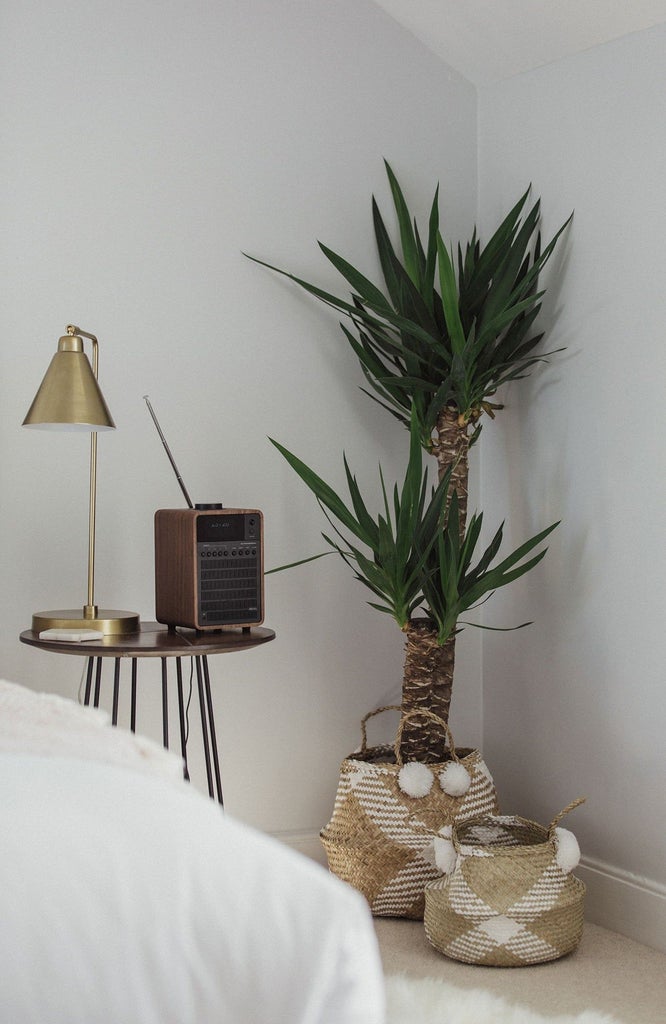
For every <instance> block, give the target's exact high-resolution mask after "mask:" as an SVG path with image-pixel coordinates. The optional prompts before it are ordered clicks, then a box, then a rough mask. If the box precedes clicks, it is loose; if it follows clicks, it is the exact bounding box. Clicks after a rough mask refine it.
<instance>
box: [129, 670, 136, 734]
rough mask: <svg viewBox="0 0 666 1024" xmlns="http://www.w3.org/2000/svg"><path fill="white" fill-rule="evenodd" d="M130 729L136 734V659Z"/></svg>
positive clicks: (133, 671)
mask: <svg viewBox="0 0 666 1024" xmlns="http://www.w3.org/2000/svg"><path fill="white" fill-rule="evenodd" d="M130 729H131V730H132V732H136V658H132V689H131V703H130Z"/></svg>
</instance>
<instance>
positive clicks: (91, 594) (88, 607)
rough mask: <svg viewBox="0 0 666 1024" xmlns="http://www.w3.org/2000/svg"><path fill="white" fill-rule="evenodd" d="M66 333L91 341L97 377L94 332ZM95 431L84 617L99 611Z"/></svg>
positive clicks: (76, 330) (92, 435)
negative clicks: (96, 553) (97, 601)
mask: <svg viewBox="0 0 666 1024" xmlns="http://www.w3.org/2000/svg"><path fill="white" fill-rule="evenodd" d="M67 333H68V334H78V335H80V337H82V338H88V340H89V341H91V342H92V372H93V377H94V378H95V380H97V379H98V368H99V344H98V342H97V338H96V337H95V335H94V334H89V333H88V332H87V331H82V330H81V328H80V327H75V326H74V325H73V324H69V325H68V327H67ZM96 495H97V431H96V430H92V431H91V432H90V499H89V504H88V601H87V603H86V604H85V605H84V607H83V617H84V618H85V619H96V618H97V613H98V611H99V609H98V607H97V605H96V604H95V516H96V509H97V497H96Z"/></svg>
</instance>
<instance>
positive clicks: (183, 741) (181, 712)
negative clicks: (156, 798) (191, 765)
mask: <svg viewBox="0 0 666 1024" xmlns="http://www.w3.org/2000/svg"><path fill="white" fill-rule="evenodd" d="M176 679H177V681H178V720H179V722H180V751H181V754H182V755H183V777H184V778H185V779H186V780H187V781H188V782H189V781H190V773H189V770H188V767H187V732H186V727H185V701H184V700H183V671H182V668H181V664H180V658H176Z"/></svg>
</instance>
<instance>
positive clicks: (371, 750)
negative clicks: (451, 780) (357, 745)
mask: <svg viewBox="0 0 666 1024" xmlns="http://www.w3.org/2000/svg"><path fill="white" fill-rule="evenodd" d="M389 710H394V711H399V710H400V708H399V707H397V706H395V705H390V706H387V707H382V708H377V710H376V711H371V712H370V713H369V714H368V715H366V716H365V718H364V719H363V721H362V722H361V734H362V743H361V749H360V750H359V751H355V752H354V753H353V754H350V756H349V757H348V758H345V760H344V761H343V762H342V765H341V768H340V779H339V783H338V789H337V794H336V798H335V806H334V809H333V815H332V817H331V820H330V821H329V823H328V824H327V825H326V827H325V828H324V829H323V830H322V832H321V839H322V842H323V844H324V848H325V850H326V855H327V858H328V864H329V868H330V870H331V871H332V873H333V874H335V875H337V876H338V877H339V878H342V879H343V880H344V881H345V882H349V884H350V885H353V886H354V888H356V889H358V890H359V892H361V893H363V895H364V896H365V897H366V899H367V901H368V903H369V905H370V909H371V911H372V913H373V914H374V915H375V916H377V917H408V918H412V919H416V920H421V919H422V918H423V910H424V888H425V885H426V883H427V882H430V881H433V880H434V879H436V878H438V877H439V871H438V869H437V867H436V865H435V856H434V840H433V834H434V833H437V832H438V831H439V829H440V828H442V827H444V826H449V825H451V824H452V823H453V822H454V821H457V820H462V819H465V818H473V817H475V816H477V815H479V814H485V813H491V812H493V811H497V809H498V808H497V793H496V790H495V785H494V783H493V780H492V776H491V775H490V772H489V771H488V769H487V767H486V765H485V763H484V761H483V760H482V758H481V755H480V753H479V751H478V750H471V749H461V750H459V751H457V752H456V749H455V746H454V744H453V739H452V737H451V733H450V731H449V729H448V726H447V724H446V723H445V722H444V721H443V719H441V718H439V717H438V716H437V715H433V714H432V713H431V712H429V711H411V712H408V713H407V714H406V715H403V716H402V718H401V720H400V724H399V726H398V730H397V735H396V740H395V744H394V746H393V747H390V746H380V747H368V746H367V737H366V724H367V721H368V719H370V718H372V717H373V715H377V714H379V713H380V712H382V711H389ZM417 716H420V717H425V718H430V719H431V720H433V721H435V722H437V723H438V724H439V725H440V726H441V728H442V731H443V734H444V735H446V737H447V739H448V747H449V749H448V751H447V752H446V753H445V754H444V755H443V760H442V762H441V763H439V764H428V765H427V769H428V770H430V771H431V772H432V777H433V784H432V787H431V789H430V791H429V792H428V793H427V794H426V795H423V796H419V797H414V796H409V795H407V793H405V792H404V790H403V789H402V788H401V786H400V784H399V781H398V776H399V773H400V770H401V768H402V767H403V761H402V758H401V755H400V741H401V738H402V731H403V729H404V726H405V723H406V722H407V721H409V720H410V719H411V718H414V717H417ZM452 763H453V764H459V765H462V766H463V767H464V768H465V769H466V771H467V772H468V774H469V777H470V783H469V788H468V789H467V791H466V792H465V793H464V794H463V795H460V796H451V795H449V794H447V793H446V792H444V791H443V790H442V788H441V786H440V785H439V784H438V781H437V778H438V776H439V775H440V773H441V772H443V771H444V769H446V768H447V766H448V765H450V764H452ZM420 767H423V766H420Z"/></svg>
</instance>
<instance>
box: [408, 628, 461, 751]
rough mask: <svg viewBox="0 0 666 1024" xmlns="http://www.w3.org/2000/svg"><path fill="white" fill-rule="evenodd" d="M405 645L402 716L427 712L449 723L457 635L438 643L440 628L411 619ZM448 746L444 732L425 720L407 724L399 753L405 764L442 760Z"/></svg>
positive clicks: (414, 720) (416, 719) (419, 719)
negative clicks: (411, 712) (419, 711)
mask: <svg viewBox="0 0 666 1024" xmlns="http://www.w3.org/2000/svg"><path fill="white" fill-rule="evenodd" d="M406 633H407V640H406V642H405V672H404V677H403V684H402V714H403V715H404V714H406V713H407V712H408V711H415V710H417V709H421V708H423V709H425V710H426V711H431V712H432V713H433V714H435V715H438V716H439V717H440V718H443V719H444V721H445V722H446V723H447V724H448V720H449V706H450V704H451V688H452V686H453V666H454V660H455V634H452V635H451V636H450V637H449V639H448V640H447V641H446V642H445V643H444V644H438V643H437V627H436V626H435V624H434V623H433V622H431V621H430V619H412V621H411V622H410V623H409V625H408V627H407V630H406ZM445 746H446V736H445V733H444V730H443V729H440V728H438V726H437V725H436V723H434V722H430V721H428V720H427V719H424V718H414V719H412V720H411V721H409V722H407V724H406V725H405V728H404V731H403V734H402V743H401V746H400V752H401V754H402V757H403V760H405V761H429V762H434V761H441V760H443V752H444V748H445Z"/></svg>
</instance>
